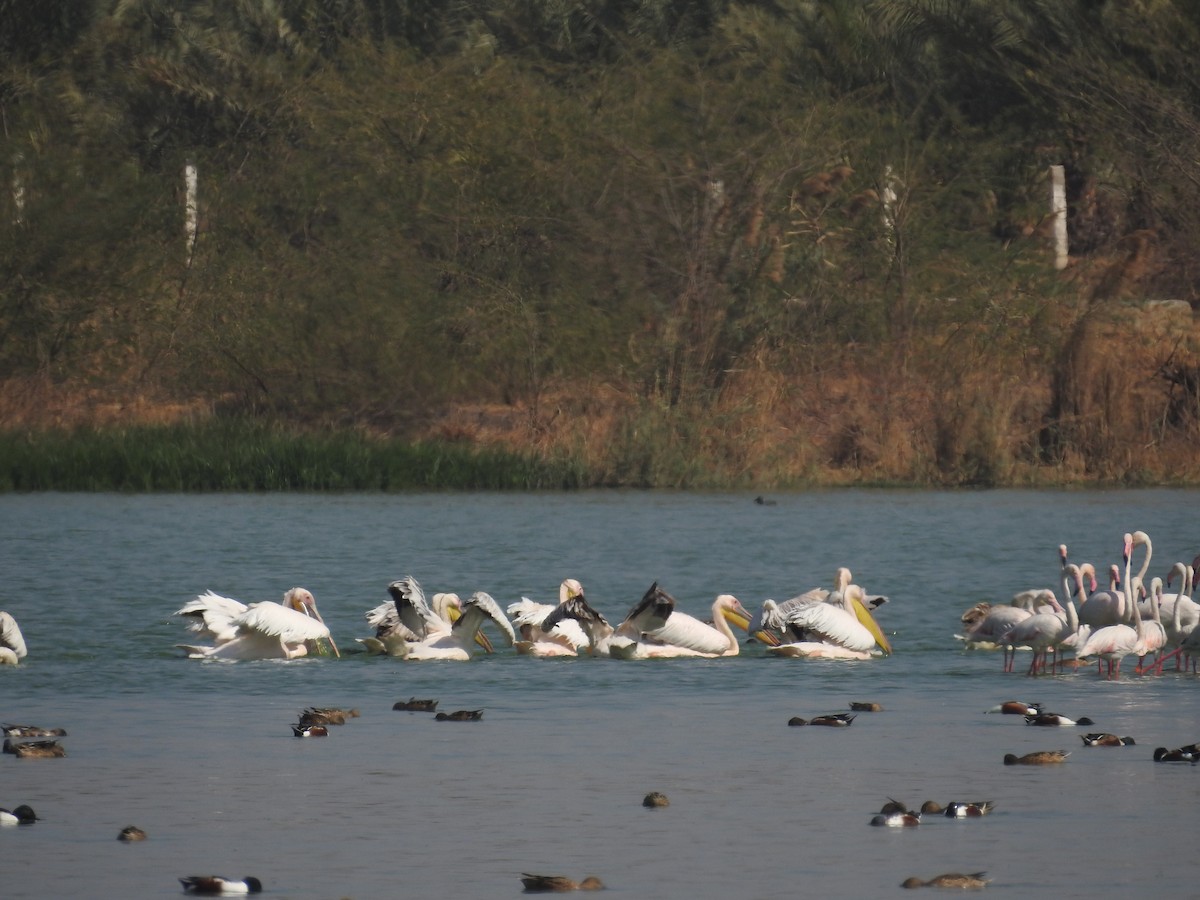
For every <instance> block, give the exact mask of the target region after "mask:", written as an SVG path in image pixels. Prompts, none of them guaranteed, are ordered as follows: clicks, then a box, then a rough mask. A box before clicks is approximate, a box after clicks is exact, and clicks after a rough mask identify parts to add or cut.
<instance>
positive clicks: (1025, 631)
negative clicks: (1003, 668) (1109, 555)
mask: <svg viewBox="0 0 1200 900" xmlns="http://www.w3.org/2000/svg"><path fill="white" fill-rule="evenodd" d="M1071 578H1074V580H1075V582H1076V583H1077V584H1078V585H1079V588H1080V590H1082V588H1083V578H1082V576H1081V574H1080V569H1079V566H1077V565H1075V564H1074V563H1071V564H1070V565H1068V566H1067V567H1066V568H1064V569H1063V594H1064V596H1065V597H1066V598H1067V606H1066V610H1065V613H1064V614H1062V615H1060V614H1059V613H1038V614H1037V615H1033V616H1030V617H1029V618H1027V619H1023V620H1022V621H1020V622H1018V623H1017V624H1016V625H1014V626H1013V627H1012V628H1011V629H1009V631H1008V632H1007V633H1006V634H1005V635H1004V637H1003V639H1002V642H1003V643H1004V644H1006V645H1008V646H1011V647H1016V646H1018V645H1027V646H1029V647H1030V648H1031V649H1032V650H1033V660H1032V661H1031V662H1030V663H1029V672H1028V674H1030V675H1036V674H1037V672H1038V670H1039V668H1040V669H1041V670H1042V671H1044V670H1045V668H1046V657H1047V655H1048V654H1049V653H1050V651H1052V650H1053V651H1055V652H1056V653H1057V649H1058V646H1059V645H1060V644H1061V643H1062V642H1063V641H1065V640H1066V639H1067V638H1068V637H1070V636H1071V635H1073V634H1074V633H1075V632H1076V631H1078V629H1079V617H1078V615H1077V614H1076V611H1075V603H1074V601H1073V600H1072V599H1071V592H1070V582H1069V579H1071ZM1039 661H1040V663H1041V665H1040V666H1039V665H1038V663H1039Z"/></svg>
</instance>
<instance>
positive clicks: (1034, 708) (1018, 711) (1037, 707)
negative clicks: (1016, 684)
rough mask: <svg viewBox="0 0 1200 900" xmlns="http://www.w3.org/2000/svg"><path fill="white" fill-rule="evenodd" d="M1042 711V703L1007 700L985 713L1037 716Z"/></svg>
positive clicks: (986, 710)
mask: <svg viewBox="0 0 1200 900" xmlns="http://www.w3.org/2000/svg"><path fill="white" fill-rule="evenodd" d="M1041 711H1042V705H1041V704H1040V703H1026V702H1024V701H1023V700H1005V701H1004V702H1003V703H1000V704H998V705H996V706H993V707H992V708H991V709H985V710H984V712H985V713H1001V714H1003V715H1006V716H1036V715H1039V714H1040V713H1041Z"/></svg>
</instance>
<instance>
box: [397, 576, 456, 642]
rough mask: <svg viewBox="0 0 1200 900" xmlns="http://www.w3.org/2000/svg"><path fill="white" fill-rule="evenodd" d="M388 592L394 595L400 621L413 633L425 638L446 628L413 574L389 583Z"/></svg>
mask: <svg viewBox="0 0 1200 900" xmlns="http://www.w3.org/2000/svg"><path fill="white" fill-rule="evenodd" d="M388 593H389V594H391V595H392V601H393V602H394V603H395V605H396V612H397V614H398V615H399V616H400V621H401V622H403V623H404V627H405V628H407V629H408V630H409V631H411V632H412V633H413V634H415V635H417V636H418V637H421V638H424V637H426V636H428V635H430V634H433V633H435V632H438V631H445V630H446V622H445V621H444V620H443V619H442V618H440V617H439V616H438V615H437V613H435V612H434V611H433V609H431V608H430V606H429V604H428V603H427V602H426V600H425V592H424V591H423V590H421V585H420V584H419V583H418V582H417V579H415V578H413V577H412V576H411V575H406V576H405V577H404V578H401V579H400V580H399V581H393V582H392V583H391V584H389V585H388Z"/></svg>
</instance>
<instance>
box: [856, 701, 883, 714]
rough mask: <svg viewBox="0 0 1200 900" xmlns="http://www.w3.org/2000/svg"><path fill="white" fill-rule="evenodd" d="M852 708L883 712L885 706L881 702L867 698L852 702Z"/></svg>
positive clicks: (861, 710)
mask: <svg viewBox="0 0 1200 900" xmlns="http://www.w3.org/2000/svg"><path fill="white" fill-rule="evenodd" d="M850 708H851V709H853V710H855V711H856V712H883V707H882V706H881V705H880V704H878V703H872V702H870V701H867V700H855V701H854V702H852V703H851V704H850Z"/></svg>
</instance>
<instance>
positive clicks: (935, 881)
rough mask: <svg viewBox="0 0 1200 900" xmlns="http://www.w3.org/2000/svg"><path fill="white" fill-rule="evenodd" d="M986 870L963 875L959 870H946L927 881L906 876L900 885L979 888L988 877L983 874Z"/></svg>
mask: <svg viewBox="0 0 1200 900" xmlns="http://www.w3.org/2000/svg"><path fill="white" fill-rule="evenodd" d="M986 874H987V873H986V872H973V873H971V874H970V875H963V874H961V873H959V872H947V873H945V874H944V875H935V876H934V877H933V878H930V879H929V880H928V881H922V880H921V879H920V878H918V877H917V876H916V875H914V876H913V877H912V878H906V879H905V880H904V881H903V883H902V884H901V885H900V887H903V888H922V887H935V888H966V889H972V888H981V887H984V886H985V885H987V883H988V879H986V878H984V877H983V876H984V875H986Z"/></svg>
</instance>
